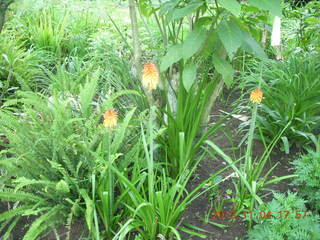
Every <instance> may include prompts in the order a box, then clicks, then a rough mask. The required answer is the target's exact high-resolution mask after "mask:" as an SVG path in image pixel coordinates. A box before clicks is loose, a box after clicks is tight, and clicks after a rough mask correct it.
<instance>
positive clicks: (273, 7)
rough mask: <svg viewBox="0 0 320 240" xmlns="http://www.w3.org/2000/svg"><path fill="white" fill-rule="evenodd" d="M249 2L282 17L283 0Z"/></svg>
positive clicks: (251, 0)
mask: <svg viewBox="0 0 320 240" xmlns="http://www.w3.org/2000/svg"><path fill="white" fill-rule="evenodd" d="M249 3H250V4H251V5H252V6H254V7H257V8H259V9H261V10H267V11H270V13H271V14H272V15H275V16H279V17H281V15H282V14H281V0H249Z"/></svg>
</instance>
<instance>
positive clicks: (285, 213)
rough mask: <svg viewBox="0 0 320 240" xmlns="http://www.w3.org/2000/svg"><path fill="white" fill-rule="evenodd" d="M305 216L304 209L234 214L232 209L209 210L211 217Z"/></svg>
mask: <svg viewBox="0 0 320 240" xmlns="http://www.w3.org/2000/svg"><path fill="white" fill-rule="evenodd" d="M306 216H307V211H305V210H295V211H292V210H291V211H290V210H281V211H277V212H271V211H258V212H253V211H242V212H240V213H239V214H238V215H236V211H235V210H234V209H233V210H225V211H224V210H221V211H217V210H213V211H212V212H211V219H241V218H244V219H253V218H256V219H268V218H289V219H303V218H305V217H306Z"/></svg>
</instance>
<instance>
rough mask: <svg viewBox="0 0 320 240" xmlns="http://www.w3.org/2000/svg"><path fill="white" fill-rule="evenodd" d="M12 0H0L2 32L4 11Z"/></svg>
mask: <svg viewBox="0 0 320 240" xmlns="http://www.w3.org/2000/svg"><path fill="white" fill-rule="evenodd" d="M13 1H14V0H0V33H1V32H2V29H3V25H4V21H5V18H6V11H7V9H8V7H9V5H10V4H11V3H13Z"/></svg>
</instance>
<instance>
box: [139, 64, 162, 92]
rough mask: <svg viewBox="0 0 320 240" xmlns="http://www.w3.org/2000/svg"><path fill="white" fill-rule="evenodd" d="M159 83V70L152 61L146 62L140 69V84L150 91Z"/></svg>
mask: <svg viewBox="0 0 320 240" xmlns="http://www.w3.org/2000/svg"><path fill="white" fill-rule="evenodd" d="M158 83H159V71H158V68H157V67H156V65H155V64H154V63H146V64H144V66H143V69H142V85H143V87H144V88H146V89H148V90H149V91H152V90H154V89H156V88H157V85H158Z"/></svg>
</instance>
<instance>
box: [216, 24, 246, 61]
mask: <svg viewBox="0 0 320 240" xmlns="http://www.w3.org/2000/svg"><path fill="white" fill-rule="evenodd" d="M217 32H218V36H219V38H220V40H221V42H222V44H223V46H224V47H225V49H226V50H227V52H228V55H229V57H230V59H232V58H233V55H234V53H235V52H236V51H237V50H238V48H239V47H240V46H241V44H242V41H243V39H242V37H243V34H242V31H241V30H240V28H239V27H238V26H237V25H236V24H235V23H233V22H232V21H228V22H226V21H222V22H221V23H220V24H219V25H218V28H217Z"/></svg>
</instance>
